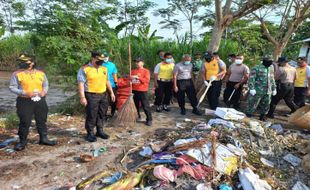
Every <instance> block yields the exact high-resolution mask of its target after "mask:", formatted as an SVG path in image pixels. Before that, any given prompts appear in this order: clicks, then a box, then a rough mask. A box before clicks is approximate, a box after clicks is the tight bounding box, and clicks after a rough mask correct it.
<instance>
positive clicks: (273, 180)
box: [76, 108, 310, 190]
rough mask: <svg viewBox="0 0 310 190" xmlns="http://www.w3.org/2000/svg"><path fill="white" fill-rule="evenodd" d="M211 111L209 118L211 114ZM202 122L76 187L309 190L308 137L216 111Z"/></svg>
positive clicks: (156, 140) (161, 136)
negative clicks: (116, 169) (120, 167)
mask: <svg viewBox="0 0 310 190" xmlns="http://www.w3.org/2000/svg"><path fill="white" fill-rule="evenodd" d="M210 112H211V113H210ZM207 113H209V114H215V116H216V117H217V118H215V117H214V118H212V119H210V120H208V122H207V123H205V122H201V121H195V120H191V119H185V120H184V121H183V122H178V123H176V130H171V129H170V130H168V129H167V130H166V131H165V130H163V131H157V132H155V135H154V137H153V138H152V139H151V140H150V141H149V142H147V143H146V144H144V145H143V146H142V147H139V146H138V147H133V148H132V149H130V150H128V151H127V152H126V153H124V155H123V157H122V159H121V160H120V163H121V164H122V166H123V168H122V169H119V171H114V172H111V171H103V172H99V173H97V174H95V175H93V176H90V177H89V178H88V179H86V180H84V181H82V182H81V183H80V184H78V185H77V186H76V188H77V189H87V188H89V187H90V186H92V187H94V185H95V184H96V187H98V189H104V190H131V189H137V190H138V189H139V190H150V189H190V190H192V189H197V190H211V189H219V190H232V189H244V190H271V189H293V190H308V189H309V188H308V186H309V183H310V175H309V174H310V172H309V171H310V163H309V162H310V137H309V135H307V134H304V133H303V132H300V131H294V130H286V129H284V128H283V127H282V126H281V125H280V124H273V123H263V122H260V121H257V120H254V119H249V118H246V117H245V115H244V114H243V113H241V112H238V111H236V110H234V109H230V108H218V109H217V110H216V111H215V112H214V113H213V112H212V111H210V110H209V111H207Z"/></svg>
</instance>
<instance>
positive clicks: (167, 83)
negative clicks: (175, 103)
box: [154, 62, 174, 111]
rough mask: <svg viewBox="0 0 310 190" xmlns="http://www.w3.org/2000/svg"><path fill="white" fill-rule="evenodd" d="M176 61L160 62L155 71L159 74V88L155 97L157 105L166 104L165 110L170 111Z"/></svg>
mask: <svg viewBox="0 0 310 190" xmlns="http://www.w3.org/2000/svg"><path fill="white" fill-rule="evenodd" d="M173 68H174V63H164V62H162V63H160V64H159V65H157V67H156V68H155V71H154V73H155V74H158V80H157V84H158V89H157V96H156V98H155V105H157V106H162V104H163V105H164V110H166V111H168V109H167V106H168V105H169V104H170V100H171V95H172V78H173Z"/></svg>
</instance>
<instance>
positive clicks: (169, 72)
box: [158, 63, 174, 80]
mask: <svg viewBox="0 0 310 190" xmlns="http://www.w3.org/2000/svg"><path fill="white" fill-rule="evenodd" d="M173 68H174V64H172V63H169V64H167V63H162V64H160V66H159V73H158V78H159V79H165V80H170V79H172V77H173Z"/></svg>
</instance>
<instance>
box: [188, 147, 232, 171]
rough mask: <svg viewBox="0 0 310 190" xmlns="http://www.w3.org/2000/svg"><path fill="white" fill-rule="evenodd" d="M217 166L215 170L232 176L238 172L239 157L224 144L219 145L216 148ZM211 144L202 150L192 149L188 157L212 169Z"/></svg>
mask: <svg viewBox="0 0 310 190" xmlns="http://www.w3.org/2000/svg"><path fill="white" fill-rule="evenodd" d="M215 151H216V166H215V170H216V171H218V172H220V173H223V174H227V175H230V174H231V172H233V171H236V170H237V164H238V156H237V155H235V154H234V153H232V152H231V151H229V150H228V148H227V147H226V146H224V145H222V144H217V147H216V150H215ZM210 153H211V143H208V144H205V145H203V147H202V148H200V149H190V150H188V152H187V153H186V154H187V155H188V156H190V157H192V158H195V159H196V160H197V161H199V162H200V163H202V164H204V165H206V166H209V167H211V166H212V157H211V154H210Z"/></svg>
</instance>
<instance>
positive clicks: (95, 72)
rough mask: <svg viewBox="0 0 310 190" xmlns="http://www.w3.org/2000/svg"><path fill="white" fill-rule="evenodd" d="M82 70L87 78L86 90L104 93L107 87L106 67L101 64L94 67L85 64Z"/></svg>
mask: <svg viewBox="0 0 310 190" xmlns="http://www.w3.org/2000/svg"><path fill="white" fill-rule="evenodd" d="M83 70H84V72H85V74H86V79H87V86H88V90H87V92H90V93H104V92H105V91H106V89H107V79H108V69H107V68H106V67H103V66H99V67H98V68H96V67H94V66H90V65H86V66H85V67H83Z"/></svg>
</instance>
